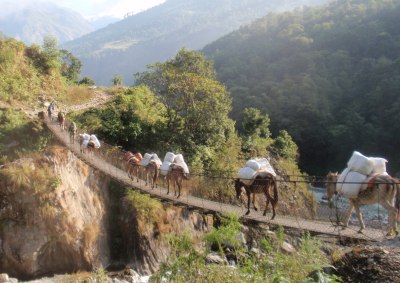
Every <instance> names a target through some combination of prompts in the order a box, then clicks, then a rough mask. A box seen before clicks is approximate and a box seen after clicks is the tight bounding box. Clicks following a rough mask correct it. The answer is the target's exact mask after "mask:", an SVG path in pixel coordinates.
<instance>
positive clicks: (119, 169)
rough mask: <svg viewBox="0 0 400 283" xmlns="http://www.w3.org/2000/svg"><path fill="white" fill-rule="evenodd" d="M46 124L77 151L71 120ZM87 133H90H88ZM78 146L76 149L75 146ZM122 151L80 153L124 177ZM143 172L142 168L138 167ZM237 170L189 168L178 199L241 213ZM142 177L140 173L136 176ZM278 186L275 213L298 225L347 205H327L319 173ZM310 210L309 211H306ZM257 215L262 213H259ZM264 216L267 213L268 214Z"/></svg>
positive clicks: (379, 221) (374, 223) (383, 217)
mask: <svg viewBox="0 0 400 283" xmlns="http://www.w3.org/2000/svg"><path fill="white" fill-rule="evenodd" d="M46 120H47V118H46ZM47 122H48V123H49V125H50V126H51V127H52V129H53V130H55V131H57V135H58V136H59V137H60V138H61V139H62V140H63V141H64V143H65V144H67V146H68V147H70V148H74V149H75V151H76V152H80V149H79V144H78V138H77V137H76V138H75V141H74V143H72V142H71V141H70V137H69V133H68V127H69V125H70V122H69V121H68V120H66V121H65V130H64V131H61V130H60V128H59V127H58V126H57V125H56V122H55V121H48V120H47ZM79 134H82V132H79V131H78V133H77V135H79ZM89 134H90V133H89ZM77 149H78V150H77ZM123 155H124V151H123V150H122V148H120V147H118V146H114V145H110V144H107V143H105V142H104V141H101V147H100V148H99V149H96V150H94V151H93V156H92V157H89V153H87V152H86V153H80V156H81V157H82V158H84V159H85V158H93V159H92V161H93V160H94V161H95V162H94V163H95V164H96V160H97V162H99V163H100V161H101V163H102V168H101V170H102V171H104V172H105V173H109V174H110V173H112V174H113V176H117V175H118V174H120V175H119V176H120V177H121V179H123V178H127V169H128V163H127V162H126V161H124V160H123ZM140 171H141V172H143V170H140ZM235 174H236V172H229V171H224V172H215V171H214V172H202V171H197V170H192V172H191V173H190V176H189V179H188V180H184V181H183V188H182V196H181V198H180V202H183V203H185V202H186V203H189V200H188V198H189V196H193V197H197V198H198V199H200V200H210V201H214V202H215V203H216V205H219V206H221V207H222V206H223V205H224V204H229V205H233V206H240V207H241V210H242V212H243V214H244V213H245V212H246V210H247V208H246V204H245V203H244V201H243V200H244V199H245V198H243V199H242V201H239V200H237V199H236V195H235V189H234V185H233V180H234V177H235ZM139 178H141V179H143V178H144V177H143V174H141V175H140V176H139ZM277 182H278V190H279V194H280V195H285V198H284V199H283V198H281V199H280V201H279V203H278V215H279V216H280V217H283V218H284V217H292V218H293V217H294V218H295V219H296V221H298V223H299V226H301V224H302V222H303V221H305V220H306V219H314V220H323V221H330V222H332V224H337V222H338V221H339V220H341V219H343V217H344V214H345V212H346V211H347V210H348V208H349V203H348V201H347V200H346V199H344V198H342V199H339V200H338V201H336V202H335V203H333V204H331V205H329V204H328V203H327V201H325V200H324V199H323V198H321V197H322V195H324V194H325V190H324V189H323V188H317V187H314V186H313V184H319V185H324V184H325V183H326V182H327V181H326V179H325V177H321V176H306V175H301V176H299V175H285V176H279V177H278V180H277ZM134 184H135V187H137V188H143V187H145V182H144V181H143V180H141V181H140V182H136V183H134ZM158 184H159V188H157V189H155V190H159V191H160V194H161V193H163V194H165V191H162V190H164V189H163V188H166V187H167V182H166V179H165V177H164V176H162V175H159V178H158ZM300 184H303V187H304V184H306V186H307V187H308V188H309V190H308V191H304V189H302V190H300V189H298V187H300ZM170 187H171V189H170V191H171V192H170V193H171V194H173V193H174V189H173V185H172V184H170ZM302 198H303V199H311V201H310V202H302V201H301V200H300V199H302ZM258 207H259V209H260V210H261V211H263V210H264V207H265V199H264V197H263V196H262V195H261V197H258ZM310 211H312V213H308V212H310ZM363 213H364V215H366V216H367V217H365V218H367V225H369V227H373V228H378V229H383V228H384V227H385V226H386V223H387V213H386V211H385V210H384V209H383V208H381V207H380V206H379V205H376V206H375V207H373V209H372V210H371V208H367V209H363ZM260 217H263V216H261V213H260ZM267 217H269V216H268V215H267ZM352 222H354V224H357V221H356V220H355V217H353V218H352Z"/></svg>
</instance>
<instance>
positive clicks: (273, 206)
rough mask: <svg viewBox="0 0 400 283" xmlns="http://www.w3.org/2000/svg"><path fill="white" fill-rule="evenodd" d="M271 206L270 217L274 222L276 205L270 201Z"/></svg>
mask: <svg viewBox="0 0 400 283" xmlns="http://www.w3.org/2000/svg"><path fill="white" fill-rule="evenodd" d="M271 206H272V217H271V220H274V218H275V215H276V213H275V207H276V203H272V201H271Z"/></svg>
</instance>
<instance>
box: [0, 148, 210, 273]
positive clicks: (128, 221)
mask: <svg viewBox="0 0 400 283" xmlns="http://www.w3.org/2000/svg"><path fill="white" fill-rule="evenodd" d="M210 227H212V218H211V217H207V216H203V215H201V214H199V213H197V212H191V211H189V210H188V209H184V208H180V207H174V206H172V205H170V204H165V203H164V204H163V203H161V202H159V201H158V200H155V199H152V198H150V197H149V196H147V195H143V194H140V193H139V192H135V191H134V190H132V189H130V188H124V187H122V186H121V185H119V184H117V183H115V182H113V181H112V180H109V178H108V177H106V176H105V175H103V174H102V173H100V172H98V171H95V170H93V169H92V168H91V167H89V166H88V165H87V164H85V163H83V162H82V161H80V160H79V159H77V158H76V156H75V155H73V154H72V153H71V152H70V151H68V150H67V149H66V148H64V147H60V146H53V147H49V148H48V149H46V150H45V151H44V152H42V153H40V154H33V155H31V156H30V157H28V158H24V159H19V160H17V161H15V162H13V163H9V164H7V165H5V166H3V167H2V168H0V273H2V272H4V273H8V274H9V275H11V276H13V277H17V278H19V279H31V278H39V277H42V276H48V275H53V274H65V273H72V272H77V271H93V270H95V269H97V268H100V267H101V268H112V269H116V268H117V269H118V268H124V267H127V266H128V267H130V268H133V269H135V270H137V271H139V272H140V273H142V274H149V273H152V272H154V271H156V270H157V269H158V267H159V264H160V263H161V262H162V261H163V260H165V258H166V257H168V254H169V245H168V235H170V234H175V235H179V234H180V233H183V232H186V231H188V230H189V232H190V233H191V235H193V238H195V239H196V238H200V237H201V236H202V235H203V233H204V232H206V231H208V230H209V229H210ZM199 242H200V241H199Z"/></svg>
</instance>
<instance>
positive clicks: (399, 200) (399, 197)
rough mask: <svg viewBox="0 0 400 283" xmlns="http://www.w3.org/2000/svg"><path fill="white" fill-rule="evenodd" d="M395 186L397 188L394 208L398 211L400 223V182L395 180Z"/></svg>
mask: <svg viewBox="0 0 400 283" xmlns="http://www.w3.org/2000/svg"><path fill="white" fill-rule="evenodd" d="M394 182H395V183H394V186H395V188H396V198H395V203H394V206H395V208H396V209H397V221H400V180H399V179H394Z"/></svg>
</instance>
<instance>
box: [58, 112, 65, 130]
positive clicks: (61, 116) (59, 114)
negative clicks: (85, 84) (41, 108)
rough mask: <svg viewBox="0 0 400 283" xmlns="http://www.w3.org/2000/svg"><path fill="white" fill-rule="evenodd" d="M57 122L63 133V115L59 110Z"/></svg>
mask: <svg viewBox="0 0 400 283" xmlns="http://www.w3.org/2000/svg"><path fill="white" fill-rule="evenodd" d="M57 120H58V123H59V125H60V128H61V131H64V129H65V115H64V113H63V112H62V111H61V110H60V112H58V116H57Z"/></svg>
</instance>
